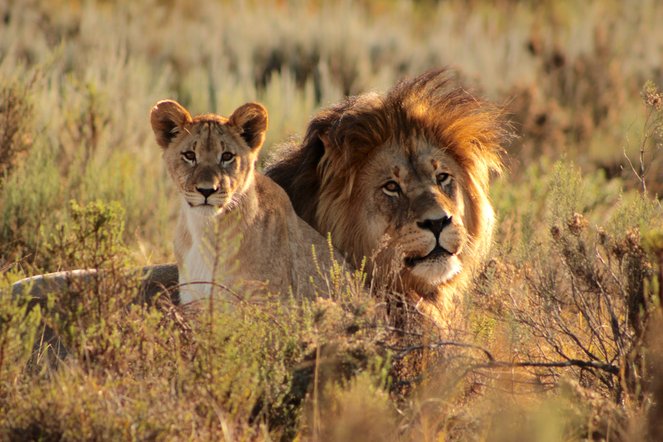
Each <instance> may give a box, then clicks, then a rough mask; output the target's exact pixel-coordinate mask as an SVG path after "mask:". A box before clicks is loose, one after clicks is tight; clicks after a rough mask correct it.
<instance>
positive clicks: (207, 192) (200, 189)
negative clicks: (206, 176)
mask: <svg viewBox="0 0 663 442" xmlns="http://www.w3.org/2000/svg"><path fill="white" fill-rule="evenodd" d="M196 190H197V191H198V193H200V194H201V195H202V196H204V197H205V198H208V197H209V196H210V195H211V194H213V193H214V192H216V189H209V188H203V187H196Z"/></svg>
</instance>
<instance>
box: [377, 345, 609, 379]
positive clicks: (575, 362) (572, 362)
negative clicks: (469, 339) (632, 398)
mask: <svg viewBox="0 0 663 442" xmlns="http://www.w3.org/2000/svg"><path fill="white" fill-rule="evenodd" d="M379 344H380V345H382V346H384V347H385V348H388V349H390V350H394V351H399V353H398V354H397V355H396V356H395V359H402V358H403V357H405V356H406V355H407V354H408V353H411V352H413V351H418V350H424V349H436V348H440V347H445V346H453V347H463V348H471V349H475V350H480V351H481V352H482V353H483V354H484V355H486V357H487V358H488V361H489V362H485V363H481V364H474V365H471V366H469V367H468V370H467V371H471V370H476V369H481V368H519V367H520V368H526V367H530V368H565V367H576V368H594V369H597V370H601V371H605V372H607V373H610V374H612V375H615V376H616V375H618V374H619V367H618V366H616V365H612V364H605V363H602V362H595V361H583V360H581V359H570V358H569V359H568V360H566V361H555V362H534V361H522V362H507V361H497V360H495V358H494V357H493V355H492V354H491V353H490V351H488V350H487V349H485V348H483V347H481V346H479V345H474V344H467V343H464V342H456V341H438V342H435V343H433V344H428V345H413V346H410V347H405V348H402V349H399V348H398V347H393V346H390V345H388V344H384V343H379Z"/></svg>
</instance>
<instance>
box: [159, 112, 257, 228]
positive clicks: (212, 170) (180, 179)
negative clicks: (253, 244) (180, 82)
mask: <svg viewBox="0 0 663 442" xmlns="http://www.w3.org/2000/svg"><path fill="white" fill-rule="evenodd" d="M151 121H152V128H153V129H154V133H155V135H156V138H157V142H158V143H159V144H160V145H161V147H162V148H163V157H164V160H165V161H166V165H167V167H168V172H169V174H170V176H171V177H172V179H173V181H174V182H175V185H176V187H177V189H178V191H179V192H180V194H181V195H182V197H183V198H184V201H185V202H186V203H187V204H188V206H189V207H190V208H191V209H192V210H195V211H196V212H200V214H210V215H211V214H214V213H218V212H219V211H223V210H224V209H225V208H226V207H228V206H229V205H232V202H233V201H235V200H236V199H237V198H239V197H240V196H241V195H242V194H243V193H244V191H245V190H246V189H247V188H248V187H249V186H250V185H251V182H252V180H253V176H254V174H253V172H254V169H255V162H256V159H257V156H258V151H259V150H260V147H261V146H262V143H263V140H264V134H265V131H266V129H267V112H266V110H265V109H264V107H262V106H261V105H259V104H255V103H249V104H245V105H244V106H242V107H240V108H239V109H237V110H236V111H235V112H234V113H233V114H232V115H231V116H230V118H224V117H220V116H218V115H202V116H198V117H196V118H191V116H190V115H189V113H188V112H187V111H186V109H184V108H183V107H182V106H181V105H179V104H178V103H176V102H174V101H170V100H165V101H160V102H159V103H157V105H156V106H155V107H154V108H153V110H152V115H151Z"/></svg>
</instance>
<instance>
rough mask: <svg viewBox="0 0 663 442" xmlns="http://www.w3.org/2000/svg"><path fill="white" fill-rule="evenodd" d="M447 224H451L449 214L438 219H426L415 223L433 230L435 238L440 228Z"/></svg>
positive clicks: (438, 234)
mask: <svg viewBox="0 0 663 442" xmlns="http://www.w3.org/2000/svg"><path fill="white" fill-rule="evenodd" d="M449 224H451V217H450V216H443V217H442V218H438V219H427V220H425V221H420V222H418V223H417V225H418V226H419V227H421V228H422V229H427V230H430V231H431V232H433V235H435V238H437V237H439V236H440V233H441V232H442V230H444V228H445V227H446V226H448V225H449Z"/></svg>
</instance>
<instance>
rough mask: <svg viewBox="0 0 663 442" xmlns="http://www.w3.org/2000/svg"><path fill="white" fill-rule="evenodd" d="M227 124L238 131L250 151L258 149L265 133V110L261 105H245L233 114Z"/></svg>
mask: <svg viewBox="0 0 663 442" xmlns="http://www.w3.org/2000/svg"><path fill="white" fill-rule="evenodd" d="M228 124H230V125H232V126H234V127H236V128H237V129H238V130H239V134H240V136H241V137H242V138H243V139H244V141H246V144H247V145H248V146H249V147H250V148H251V149H259V148H260V147H261V146H262V143H263V142H264V141H265V132H267V109H265V107H264V106H263V105H262V104H258V103H246V104H244V105H242V106H240V107H239V108H237V110H235V112H233V114H232V115H231V116H230V119H229V121H228Z"/></svg>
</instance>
